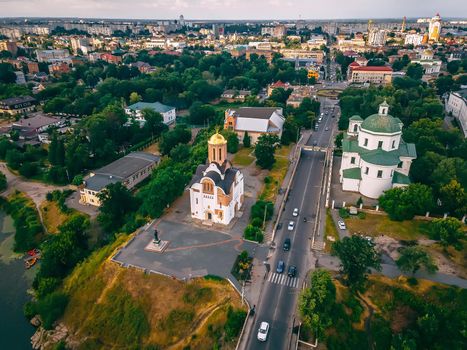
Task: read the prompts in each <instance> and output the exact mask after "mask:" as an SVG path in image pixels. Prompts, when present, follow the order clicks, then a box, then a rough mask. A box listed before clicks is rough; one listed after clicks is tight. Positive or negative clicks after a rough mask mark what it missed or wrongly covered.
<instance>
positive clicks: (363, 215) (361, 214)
mask: <svg viewBox="0 0 467 350" xmlns="http://www.w3.org/2000/svg"><path fill="white" fill-rule="evenodd" d="M357 216H358V218H359V219H361V220H364V219H365V218H366V214H365V213H364V212H362V211H361V212H359V213H358V214H357Z"/></svg>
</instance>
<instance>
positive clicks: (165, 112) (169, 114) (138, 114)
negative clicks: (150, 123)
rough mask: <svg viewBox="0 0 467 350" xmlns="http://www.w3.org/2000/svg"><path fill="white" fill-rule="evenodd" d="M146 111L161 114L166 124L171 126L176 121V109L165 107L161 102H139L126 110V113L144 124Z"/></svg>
mask: <svg viewBox="0 0 467 350" xmlns="http://www.w3.org/2000/svg"><path fill="white" fill-rule="evenodd" d="M144 109H151V110H153V111H154V112H157V113H160V114H161V115H162V118H163V120H164V124H166V125H170V124H172V123H175V120H176V117H177V115H176V113H175V107H171V106H167V105H164V104H162V103H160V102H154V103H150V102H137V103H134V104H132V105H130V106H128V107H126V108H125V113H126V114H127V115H129V116H130V117H132V118H133V119H134V120H136V121H137V122H139V123H140V124H144V123H145V122H146V120H145V119H144V116H143V110H144Z"/></svg>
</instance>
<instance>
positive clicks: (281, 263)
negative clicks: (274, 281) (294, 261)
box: [276, 260, 285, 273]
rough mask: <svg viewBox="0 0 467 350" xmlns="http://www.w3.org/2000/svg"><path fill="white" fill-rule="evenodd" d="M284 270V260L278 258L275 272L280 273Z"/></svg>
mask: <svg viewBox="0 0 467 350" xmlns="http://www.w3.org/2000/svg"><path fill="white" fill-rule="evenodd" d="M284 270H285V262H284V261H283V260H279V262H278V263H277V267H276V272H277V273H282V272H284Z"/></svg>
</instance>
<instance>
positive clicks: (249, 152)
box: [232, 147, 255, 168]
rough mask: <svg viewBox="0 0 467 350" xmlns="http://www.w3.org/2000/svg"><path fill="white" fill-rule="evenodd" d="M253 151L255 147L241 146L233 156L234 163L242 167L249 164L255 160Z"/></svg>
mask: <svg viewBox="0 0 467 350" xmlns="http://www.w3.org/2000/svg"><path fill="white" fill-rule="evenodd" d="M253 152H254V149H253V148H249V147H241V148H240V149H239V150H238V151H237V153H235V154H234V156H233V158H232V163H233V165H234V166H238V167H242V168H245V167H247V166H249V165H250V164H251V163H253V161H254V160H255V157H254V155H253Z"/></svg>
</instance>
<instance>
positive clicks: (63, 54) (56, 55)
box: [36, 49, 71, 63]
mask: <svg viewBox="0 0 467 350" xmlns="http://www.w3.org/2000/svg"><path fill="white" fill-rule="evenodd" d="M36 57H37V61H38V62H49V63H53V62H61V61H70V60H71V58H70V53H69V52H68V50H66V49H60V50H58V49H57V50H36Z"/></svg>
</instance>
